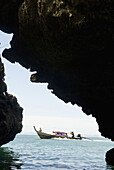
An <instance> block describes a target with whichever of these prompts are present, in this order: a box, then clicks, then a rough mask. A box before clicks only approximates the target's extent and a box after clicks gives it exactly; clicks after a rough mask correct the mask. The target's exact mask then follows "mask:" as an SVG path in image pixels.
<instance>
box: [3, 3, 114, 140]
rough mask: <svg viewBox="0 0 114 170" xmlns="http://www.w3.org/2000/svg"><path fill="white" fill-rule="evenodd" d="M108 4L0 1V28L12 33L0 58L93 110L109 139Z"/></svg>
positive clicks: (113, 83) (112, 63)
mask: <svg viewBox="0 0 114 170" xmlns="http://www.w3.org/2000/svg"><path fill="white" fill-rule="evenodd" d="M6 2H7V3H6ZM113 6H114V1H113V0H68V1H66V0H33V1H31V0H1V1H0V29H1V30H3V31H6V32H14V33H15V34H14V37H13V41H12V44H11V45H12V48H11V49H10V50H6V51H5V52H4V53H3V56H4V57H5V58H7V59H8V60H9V61H11V62H15V61H17V62H19V63H20V64H21V65H23V66H24V67H26V68H30V69H31V71H37V73H36V74H33V75H32V76H31V81H32V82H48V83H49V85H48V88H49V89H52V90H53V93H54V94H55V95H56V96H58V97H59V98H60V99H62V100H63V101H65V102H66V103H67V102H71V103H72V104H77V105H78V106H81V107H82V110H83V111H84V112H85V113H86V114H87V115H89V114H92V116H94V117H95V118H96V120H97V122H98V125H99V131H100V132H101V134H102V135H103V136H105V137H108V138H110V139H112V140H114V128H113V118H112V117H113V102H114V79H113V73H114V60H113V56H114V53H113V44H114V34H113V30H114V20H113ZM2 9H4V10H2Z"/></svg>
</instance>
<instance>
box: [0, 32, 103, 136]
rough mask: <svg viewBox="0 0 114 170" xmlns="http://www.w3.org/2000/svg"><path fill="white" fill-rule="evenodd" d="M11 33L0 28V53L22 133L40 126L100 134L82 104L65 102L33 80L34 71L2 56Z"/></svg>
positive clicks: (27, 132)
mask: <svg viewBox="0 0 114 170" xmlns="http://www.w3.org/2000/svg"><path fill="white" fill-rule="evenodd" d="M12 37H13V34H5V33H3V32H2V31H0V55H1V58H2V62H3V63H4V67H5V74H6V76H5V82H6V83H7V91H8V93H10V94H12V95H14V96H16V97H17V100H18V103H19V104H20V106H21V107H23V109H24V110H23V122H22V123H23V130H22V132H21V134H33V135H36V132H35V131H34V129H33V126H36V128H37V129H39V128H40V127H41V128H42V130H43V131H44V132H47V133H51V132H52V131H53V130H59V131H66V132H67V133H70V132H71V131H74V133H75V135H76V134H78V133H81V134H82V135H83V136H84V135H86V136H100V133H99V132H98V125H97V123H96V119H95V118H93V117H92V116H91V115H90V116H87V115H86V114H85V113H83V111H82V109H81V107H78V106H77V105H74V106H73V105H72V104H71V103H67V104H66V103H64V102H63V101H62V100H60V99H59V98H57V97H56V96H55V95H54V94H52V93H51V90H49V89H47V85H48V84H47V83H32V82H30V76H31V74H33V73H32V72H30V71H29V70H27V69H25V68H24V67H22V66H21V65H19V64H18V63H15V64H14V63H10V62H9V61H8V60H6V59H5V58H3V57H2V52H3V50H4V49H5V48H7V49H9V48H11V45H10V42H11V40H12Z"/></svg>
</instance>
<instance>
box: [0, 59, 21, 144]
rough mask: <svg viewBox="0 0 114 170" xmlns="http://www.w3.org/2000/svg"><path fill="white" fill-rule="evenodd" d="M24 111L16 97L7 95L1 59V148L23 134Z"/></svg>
mask: <svg viewBox="0 0 114 170" xmlns="http://www.w3.org/2000/svg"><path fill="white" fill-rule="evenodd" d="M22 110H23V109H22V108H21V107H20V106H19V104H18V103H17V99H16V97H14V96H13V95H10V94H8V93H7V86H6V84H5V82H4V66H3V64H2V62H1V59H0V146H1V145H3V144H6V143H8V142H10V141H11V140H13V139H14V138H15V135H16V134H17V133H20V132H21V129H22Z"/></svg>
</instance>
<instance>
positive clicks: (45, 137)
mask: <svg viewBox="0 0 114 170" xmlns="http://www.w3.org/2000/svg"><path fill="white" fill-rule="evenodd" d="M37 134H38V136H39V137H40V139H53V138H61V139H74V140H82V139H81V138H72V137H64V136H57V135H51V134H48V133H44V132H38V131H37Z"/></svg>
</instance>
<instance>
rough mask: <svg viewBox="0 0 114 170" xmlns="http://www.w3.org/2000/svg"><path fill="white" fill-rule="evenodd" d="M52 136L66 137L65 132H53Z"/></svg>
mask: <svg viewBox="0 0 114 170" xmlns="http://www.w3.org/2000/svg"><path fill="white" fill-rule="evenodd" d="M53 133H54V135H56V136H64V137H67V136H68V135H67V133H66V132H60V131H53Z"/></svg>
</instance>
